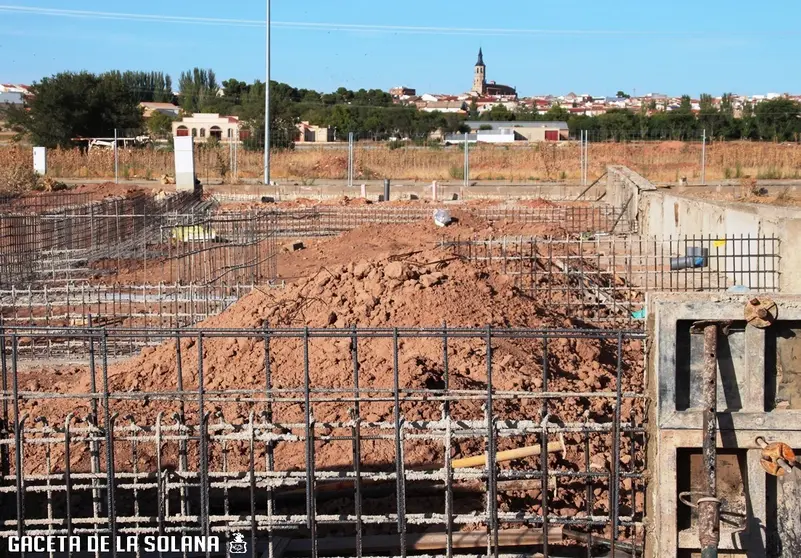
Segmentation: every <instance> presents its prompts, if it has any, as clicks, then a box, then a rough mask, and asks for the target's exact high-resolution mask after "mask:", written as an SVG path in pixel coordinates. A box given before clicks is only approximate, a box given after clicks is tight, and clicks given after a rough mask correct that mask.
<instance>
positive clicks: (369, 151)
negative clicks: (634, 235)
mask: <svg viewBox="0 0 801 558" xmlns="http://www.w3.org/2000/svg"><path fill="white" fill-rule="evenodd" d="M24 153H25V154H24V157H25V158H26V159H27V158H30V157H29V155H28V153H30V152H29V150H24ZM19 157H20V150H19V149H15V148H0V166H1V167H4V166H6V165H9V164H11V161H13V160H15V159H19ZM228 157H229V155H228V147H227V146H222V147H219V148H217V149H210V148H203V149H198V151H197V155H196V162H195V164H196V169H197V174H198V176H199V177H200V178H201V179H205V178H214V179H219V178H221V177H222V173H221V171H225V170H226V167H227V166H228V165H227V161H228ZM262 159H263V155H262V154H261V153H257V152H245V151H244V150H240V151H239V157H238V161H239V176H240V177H241V178H258V177H259V176H261V175H262V172H263V167H262ZM355 160H356V167H357V168H356V171H357V175H356V176H357V180H369V179H379V178H393V179H402V180H425V181H427V180H452V179H454V178H460V177H461V172H462V166H463V161H464V154H463V152H462V151H461V150H459V149H454V148H448V149H442V148H401V149H392V150H390V149H388V148H386V147H385V146H371V148H367V146H366V145H364V144H362V145H360V146H357V150H356V156H355ZM48 161H49V171H50V172H49V173H48V174H51V175H53V176H58V177H62V178H111V177H113V176H114V154H113V153H112V152H110V151H94V152H92V153H81V152H79V151H78V150H52V151H50V152H49V153H48ZM470 161H471V173H470V178H471V179H473V180H513V181H531V180H560V179H577V178H579V149H578V146H577V145H575V144H564V145H555V144H539V145H534V146H519V147H518V146H515V147H505V146H482V147H477V148H473V150H472V152H471V157H470ZM700 161H701V145H700V144H698V143H683V142H661V143H653V142H649V143H627V144H613V143H596V144H591V145H590V176H591V177H592V176H599V175H600V174H601V173H602V172H603V171H604V169H605V168H606V166H607V165H610V164H617V165H626V166H628V167H630V168H632V169H634V170H637V171H638V172H640V173H642V174H643V175H645V176H647V177H648V178H650V179H651V180H654V181H657V182H676V181H678V180H679V179H680V178H682V177H686V178H687V179H688V180H690V181H693V180H697V179H698V178H699V176H700V172H701V164H700ZM119 169H120V177H121V178H123V179H126V178H127V179H154V178H157V177H159V176H161V175H164V174H172V173H173V155H172V153H170V152H161V151H152V150H123V151H120V157H119ZM800 173H801V145H787V144H773V143H751V142H735V143H717V144H714V145H711V146H709V147H708V149H707V173H706V177H707V180H719V179H724V178H738V179H739V178H748V177H753V178H801V174H800ZM272 175H273V176H274V177H275V178H289V179H294V180H299V181H309V182H311V181H313V180H316V179H343V178H346V176H347V152H346V150H345V149H344V148H343V149H341V150H338V149H337V150H335V149H324V148H313V149H298V150H295V151H277V152H276V153H275V154H274V156H273V159H272Z"/></svg>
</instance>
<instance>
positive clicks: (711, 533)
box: [698, 324, 720, 558]
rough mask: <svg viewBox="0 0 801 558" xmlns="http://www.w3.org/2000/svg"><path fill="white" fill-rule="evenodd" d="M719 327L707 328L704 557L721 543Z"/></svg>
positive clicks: (701, 511)
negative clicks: (718, 423) (718, 435)
mask: <svg viewBox="0 0 801 558" xmlns="http://www.w3.org/2000/svg"><path fill="white" fill-rule="evenodd" d="M717 345H718V326H717V324H708V325H706V326H705V327H704V369H703V376H702V381H701V396H702V398H703V437H704V438H703V456H704V492H705V496H704V497H703V498H701V499H699V500H698V540H699V541H700V543H701V558H717V555H718V543H719V542H720V501H719V500H718V499H717V498H716V482H717V454H716V442H717V416H716V413H717V395H718V390H717V387H718V383H717V382H718V369H717V364H718V357H717Z"/></svg>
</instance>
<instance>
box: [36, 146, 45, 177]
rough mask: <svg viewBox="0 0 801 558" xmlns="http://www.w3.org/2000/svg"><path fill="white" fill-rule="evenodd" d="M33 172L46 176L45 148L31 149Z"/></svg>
mask: <svg viewBox="0 0 801 558" xmlns="http://www.w3.org/2000/svg"><path fill="white" fill-rule="evenodd" d="M33 171H34V172H35V173H37V174H41V175H43V176H44V175H45V174H47V148H45V147H34V148H33Z"/></svg>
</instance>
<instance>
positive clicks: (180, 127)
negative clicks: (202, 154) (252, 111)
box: [172, 112, 249, 141]
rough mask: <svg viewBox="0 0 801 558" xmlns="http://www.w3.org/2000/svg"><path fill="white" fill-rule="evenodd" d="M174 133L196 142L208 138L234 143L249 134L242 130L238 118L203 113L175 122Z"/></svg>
mask: <svg viewBox="0 0 801 558" xmlns="http://www.w3.org/2000/svg"><path fill="white" fill-rule="evenodd" d="M172 132H173V135H174V136H190V135H191V136H192V137H193V138H195V141H206V140H207V139H208V138H217V139H218V140H220V141H234V140H235V138H237V137H238V138H239V139H240V140H244V139H246V138H247V136H248V134H249V132H248V131H247V130H241V123H240V122H239V118H237V117H236V116H220V115H219V114H212V113H202V112H198V113H195V114H193V115H192V116H185V117H184V118H183V119H182V120H180V121H178V122H173V123H172Z"/></svg>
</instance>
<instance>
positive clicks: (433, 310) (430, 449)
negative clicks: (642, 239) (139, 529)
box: [20, 250, 644, 515]
mask: <svg viewBox="0 0 801 558" xmlns="http://www.w3.org/2000/svg"><path fill="white" fill-rule="evenodd" d="M391 259H392V261H390V259H387V258H385V259H380V260H360V261H358V262H356V263H350V264H348V265H340V266H337V267H336V268H332V269H326V270H323V271H321V272H319V273H318V274H316V275H315V276H314V277H312V278H310V279H308V280H304V281H300V282H298V283H297V284H294V285H291V286H290V287H289V288H288V289H286V290H285V291H283V292H275V291H273V292H260V291H254V292H253V293H252V294H250V295H248V296H246V297H244V298H243V299H241V300H240V301H239V302H238V303H237V304H235V305H234V306H233V307H231V308H230V309H229V310H227V311H226V312H224V313H223V314H220V315H219V316H216V317H213V318H210V319H208V320H206V321H205V322H203V323H202V324H200V325H201V326H202V327H203V328H211V329H215V328H220V329H224V328H245V329H254V330H255V331H254V337H253V338H249V339H248V338H239V339H226V338H212V337H209V338H206V339H204V342H203V358H204V387H205V389H206V390H207V391H208V392H209V395H208V396H207V398H208V399H209V400H211V399H213V392H220V391H229V390H249V389H253V390H263V389H264V387H265V350H264V342H263V339H262V338H260V337H259V332H260V331H261V330H262V328H264V327H274V328H278V327H290V326H291V327H300V326H308V327H311V328H349V327H352V326H370V327H380V328H386V327H403V326H434V327H437V326H441V324H442V323H443V322H445V321H447V323H448V326H449V327H457V326H462V327H482V326H485V325H487V324H491V325H493V326H497V327H511V328H573V327H575V325H576V322H574V321H573V320H572V319H570V318H569V317H566V316H564V315H560V314H559V313H555V312H551V311H549V310H548V309H547V308H544V307H543V306H541V305H540V304H538V302H537V301H535V300H532V299H530V298H528V297H526V296H525V295H524V294H522V293H521V292H520V291H518V290H517V289H516V288H515V287H514V286H513V285H512V284H511V282H510V280H509V279H508V278H507V277H504V276H500V275H495V274H492V273H490V272H482V271H478V270H476V269H474V268H472V267H471V266H469V265H467V264H465V263H463V262H461V261H460V260H458V259H452V257H451V256H450V255H449V254H447V253H444V252H442V251H439V250H426V251H423V252H420V253H417V254H413V255H408V256H405V257H402V258H398V259H396V258H391ZM398 349H399V358H398V379H397V383H398V387H399V391H400V398H401V405H400V412H401V415H402V418H403V419H404V420H406V421H412V420H436V419H439V418H441V416H442V415H441V413H442V410H441V405H440V403H439V402H427V401H425V400H422V401H409V400H406V399H407V398H408V397H410V396H412V395H414V394H415V393H416V394H417V396H418V399H419V394H420V392H419V391H415V390H429V391H430V390H437V389H443V388H445V368H444V363H443V344H442V341H441V340H440V339H426V338H400V339H399V341H398ZM351 350H352V347H351V343H350V340H349V339H348V338H339V339H312V340H310V341H309V350H308V358H309V363H308V365H309V383H310V386H311V387H312V388H313V389H314V390H315V392H314V393H313V394H312V397H311V399H312V405H311V413H312V415H313V416H314V419H315V420H316V421H317V422H318V423H325V424H331V427H330V433H331V434H332V435H342V434H346V433H348V432H349V429H345V428H343V427H341V426H340V427H338V426H337V424H341V423H343V422H347V421H348V420H349V419H350V418H351V416H352V415H351V409H352V407H353V404H352V403H350V402H347V401H343V400H342V399H343V397H345V396H346V394H343V393H341V392H340V393H339V395H337V392H333V391H331V392H330V393H328V396H327V401H320V399H322V398H324V397H325V392H326V391H330V390H337V389H339V390H352V389H353V385H354V384H353V361H352V358H351V357H352V352H351ZM491 350H492V373H493V391H494V392H495V393H496V394H497V395H496V397H495V402H494V405H493V412H494V414H495V416H496V417H497V418H498V419H501V420H504V419H507V420H509V419H531V420H539V419H540V417H541V414H542V410H543V409H542V405H541V402H540V401H539V400H537V399H533V398H526V397H525V395H528V394H532V393H537V392H540V391H542V389H543V362H547V366H548V391H549V392H600V391H614V390H615V389H616V371H617V360H616V355H617V340H616V339H614V338H612V339H610V340H608V341H602V340H596V339H572V340H571V339H554V340H550V341H549V342H548V346H547V353H546V351H545V347H544V345H543V342H542V340H540V339H514V338H496V339H493V341H492V348H491ZM623 352H624V355H623V356H624V360H623V386H622V387H623V390H624V391H627V392H628V391H636V392H640V393H641V392H642V390H643V385H642V383H643V368H642V365H643V358H642V346H641V344H640V342H639V341H628V340H627V341H625V342H624V344H623ZM181 353H182V359H181V368H182V381H183V388H184V389H185V390H187V391H191V390H197V387H198V346H197V342H196V341H195V340H194V339H185V340H183V341H182V342H181ZM486 355H487V344H486V341H485V340H484V339H481V338H478V339H451V340H450V341H449V344H448V384H449V385H448V387H449V388H450V389H451V390H469V391H473V392H481V393H484V392H485V390H486V382H487V356H486ZM358 359H359V365H360V387H361V389H362V390H364V391H363V392H362V397H363V398H364V401H362V403H361V404H360V416H361V417H362V419H363V420H365V421H367V422H368V423H378V422H387V423H392V421H393V420H394V411H395V408H394V403H393V401H392V392H393V389H394V387H395V377H394V360H393V339H391V338H390V339H387V338H381V339H378V338H376V339H360V340H359V344H358ZM269 362H270V370H271V382H272V387H273V388H274V389H281V390H294V391H287V392H286V393H285V395H286V397H295V398H297V402H294V401H293V402H287V401H284V402H278V403H274V404H273V406H272V412H273V416H274V420H275V422H276V423H279V424H283V425H286V429H287V431H288V432H293V433H295V434H299V435H302V433H303V429H302V428H301V427H299V426H293V425H301V424H303V422H304V413H305V409H304V406H303V404H302V391H301V390H302V388H303V386H304V384H305V371H304V349H303V344H302V342H301V341H300V340H299V339H289V338H280V339H273V340H272V341H271V343H270V361H269ZM20 383H21V386H22V387H21V389H22V390H24V391H42V390H43V388H44V389H46V390H47V391H55V392H60V393H86V392H89V391H90V376H89V373H88V371H87V370H86V369H84V368H77V369H76V368H74V369H68V370H63V369H62V370H53V369H51V370H44V371H35V372H26V373H23V374H21V377H20ZM176 385H177V358H176V352H175V343H174V342H168V343H165V344H164V345H162V346H160V347H157V348H154V349H145V350H143V351H142V353H141V354H140V355H139V356H137V357H135V358H133V359H130V360H128V361H125V362H121V363H118V364H114V365H112V366H110V369H109V389H110V390H111V391H112V392H117V393H123V394H126V393H137V392H147V393H159V392H161V393H168V392H173V391H175V390H176ZM351 393H352V392H351ZM506 395H511V397H506ZM232 399H233V398H232V397H230V396H229V397H228V400H227V402H219V403H214V402H209V403H208V404H207V407H206V410H207V411H213V410H214V409H216V410H217V412H218V413H221V414H222V416H224V417H225V420H226V421H228V422H232V423H243V422H245V421H246V420H247V417H248V415H249V413H250V412H251V411H256V412H257V413H258V412H260V411H262V410H264V409H265V408H266V407H265V405H264V404H249V403H236V402H234V401H233V400H232ZM193 401H194V399H191V400H190V402H189V403H187V405H186V409H185V412H186V416H187V420H188V421H189V422H190V423H195V422H196V421H197V406H196V405H195V404H194V402H193ZM484 407H485V403H484V401H483V399H482V398H476V399H472V398H471V397H468V396H465V397H464V398H463V399H459V400H457V401H453V402H451V404H450V413H451V416H452V417H454V418H456V419H460V420H477V421H481V420H483V418H484ZM23 408H24V409H25V411H26V412H29V413H31V414H32V415H33V416H46V417H48V420H49V421H50V423H51V424H55V423H60V422H62V421H63V419H64V417H65V416H66V414H67V413H69V412H73V413H76V414H77V415H78V416H86V415H87V414H88V413H89V410H90V408H89V405H88V403H87V402H86V401H85V400H83V401H81V400H80V399H79V398H75V399H64V400H52V399H47V400H41V401H36V400H33V401H26V402H25V403H24V405H23ZM111 410H112V412H117V413H119V414H120V416H128V415H131V416H132V417H133V418H134V419H135V420H136V421H137V422H138V423H139V424H151V425H152V424H154V422H155V417H156V415H157V414H158V413H160V412H162V413H164V416H165V417H170V416H172V413H174V412H176V411H177V410H178V403H177V402H176V401H175V400H174V399H173V400H172V401H163V400H157V399H151V400H150V401H147V402H141V401H132V400H115V401H113V402H112V408H111ZM548 411H549V412H550V413H552V414H553V415H554V417H556V418H558V419H559V420H561V421H564V422H585V421H589V422H594V423H599V424H607V425H609V424H611V422H612V421H613V417H614V404H613V401H612V400H610V399H603V398H594V397H563V398H558V399H554V400H552V401H551V402H550V403H549V407H548ZM621 414H622V416H623V417H624V420H625V421H631V422H634V423H638V422H642V421H643V420H644V410H643V408H642V407H641V406H640V405H639V404H638V403H633V402H632V401H631V400H626V401H625V402H624V404H623V408H622V409H621ZM212 422H213V421H212ZM371 429H372V430H374V432H375V433H378V432H379V431H378V430H377V429H373V428H372V427H369V426H367V427H365V433H364V434H365V437H366V438H367V437H369V436H367V433H369V432H370V431H371ZM585 436H586V435H585ZM568 439H569V442H568V447H569V450H568V454H567V456H566V457H565V458H564V459H561V458H560V457H558V456H555V455H554V456H552V458H551V460H552V463H551V464H550V465H551V466H552V467H569V468H570V469H573V470H582V468H583V463H584V462H585V458H586V457H588V456H587V455H586V454H585V452H586V451H587V449H589V452H590V453H589V457H591V460H592V463H593V467H597V468H599V469H601V470H608V468H609V465H610V461H611V456H612V446H611V435H608V434H592V435H589V438H586V437H582V435H569V436H568ZM537 442H538V438H537V437H536V436H533V435H531V436H524V437H519V438H514V439H510V438H505V439H502V440H500V442H499V449H500V450H504V449H511V448H513V447H516V446H521V445H530V444H534V443H537ZM571 442H572V443H571ZM585 442H588V443H589V445H588V446H585V445H584V443H585ZM168 445H170V444H168ZM172 445H173V446H174V444H172ZM315 446H316V457H315V462H316V467H317V468H320V469H340V468H352V466H353V463H352V457H351V456H352V453H351V443H350V441H318V442H316V444H315ZM404 447H405V461H406V463H407V465H408V466H409V467H415V466H421V465H424V464H427V463H432V462H437V461H442V459H443V457H442V456H443V445H442V443H441V442H434V441H406V442H405V444H404ZM26 449H29V453H30V455H27V456H26V461H25V463H26V469H29V470H30V471H31V472H34V471H39V472H41V469H42V467H43V466H44V462H43V460H44V457H45V456H44V453H43V451H41V450H37V449H35V448H26ZM174 450H175V448H173V451H169V450H165V451H164V452H163V453H164V455H163V458H162V462H163V463H164V464H165V466H175V465H176V463H175V461H176V459H177V452H176V451H174ZM641 450H642V448H641V447H639V446H636V445H633V443H632V441H631V440H630V439H629V438H624V440H623V444H622V455H623V456H629V457H628V459H629V461H627V462H626V463H630V462H631V459H632V457H631V456H633V459H634V460H635V463H636V462H640V461H641V460H642V459H643V456H642V451H641ZM57 451H58V449H57V448H54V450H53V453H54V454H55V453H57ZM115 451H116V452H117V453H116V462H117V468H118V470H121V471H126V470H131V469H132V468H133V463H132V457H131V454H130V453H129V452H126V449H125V447H120V448H117V449H116V450H115ZM259 451H261V455H260V456H257V460H258V459H259V457H262V458H263V454H264V449H263V446H262V449H261V450H259ZM305 451H306V448H305V444H304V443H303V442H280V443H278V444H277V445H276V447H275V466H276V469H277V470H284V471H289V470H303V469H305V468H306V454H305ZM483 451H484V442H483V441H482V440H457V441H455V442H454V456H456V457H462V456H468V455H474V454H478V453H482V452H483ZM54 454H53V455H51V459H52V460H53V463H55V464H56V465H55V468H56V469H58V468H59V465H58V463H59V459H58V456H56V455H54ZM362 456H363V461H362V464H363V466H364V467H366V468H378V469H382V468H383V469H385V468H390V469H391V468H392V466H393V464H394V460H395V456H394V444H393V442H392V441H390V440H365V442H364V446H363V451H362ZM193 457H194V459H197V453H196V451H195V452H194V453H193V451H192V450H191V449H190V456H189V459H190V461H191V460H192V459H193ZM226 459H227V467H228V469H229V470H237V468H242V467H246V466H247V452H245V451H241V452H233V453H229V455H227V458H226ZM538 459H539V458H538V457H532V458H527V459H526V460H521V461H518V462H514V463H511V464H505V465H504V466H503V467H505V468H512V469H531V468H536V467H538V466H537V465H536V463H537V462H538ZM221 460H222V456H221V454H220V452H219V450H218V449H217V450H215V449H212V452H211V454H210V456H209V461H210V464H211V467H212V470H215V468H216V470H219V467H220V466H221ZM72 461H73V463H72V465H73V470H74V471H76V470H81V468H82V467H88V464H89V455H88V452H87V449H86V448H85V446H78V447H75V448H73V451H72ZM153 463H155V458H154V455H153V452H152V449H150V448H140V450H139V452H138V456H137V467H138V468H139V470H142V469H143V468H147V467H152V466H153ZM601 485H602V483H599V486H598V491H599V493H598V494H597V495H596V496H597V498H596V501H597V503H598V505H601V504H600V502H604V501H607V500H606V498H607V497H608V494H607V492H608V490H607V489H605V488H602V486H601ZM581 492H582V490H578V491H577V492H576V493H575V494H573V493H572V492H571V493H570V498H567V496H565V498H563V499H562V502H563V504H564V506H565V509H567V510H568V511H566V512H564V513H565V514H566V515H570V514H575V513H579V512H580V511H581V509H582V505H580V504H581V502H583V500H582V499H583V497H584V496H582V495H581ZM565 494H567V493H565ZM571 499H572V500H571ZM570 501H573V503H572V504H571V503H570ZM560 505H561V504H560ZM607 505H608V504H607Z"/></svg>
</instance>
